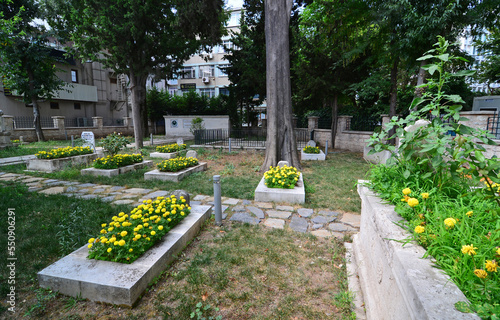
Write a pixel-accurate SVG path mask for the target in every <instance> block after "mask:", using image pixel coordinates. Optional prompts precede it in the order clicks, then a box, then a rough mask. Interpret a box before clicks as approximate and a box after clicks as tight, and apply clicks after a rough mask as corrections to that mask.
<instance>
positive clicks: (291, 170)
mask: <svg viewBox="0 0 500 320" xmlns="http://www.w3.org/2000/svg"><path fill="white" fill-rule="evenodd" d="M299 176H300V172H299V171H298V170H297V168H295V167H290V166H287V165H285V166H283V167H272V166H271V167H269V170H268V171H266V172H264V179H265V183H264V184H265V185H266V186H267V187H268V188H282V189H293V188H295V185H296V184H297V181H298V180H299Z"/></svg>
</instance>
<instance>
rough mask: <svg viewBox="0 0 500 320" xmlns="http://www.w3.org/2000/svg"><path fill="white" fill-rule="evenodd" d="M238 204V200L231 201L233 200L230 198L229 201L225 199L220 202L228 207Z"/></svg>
mask: <svg viewBox="0 0 500 320" xmlns="http://www.w3.org/2000/svg"><path fill="white" fill-rule="evenodd" d="M239 202H240V200H239V199H233V198H230V199H227V200H225V201H222V203H223V204H228V205H236V204H238V203H239Z"/></svg>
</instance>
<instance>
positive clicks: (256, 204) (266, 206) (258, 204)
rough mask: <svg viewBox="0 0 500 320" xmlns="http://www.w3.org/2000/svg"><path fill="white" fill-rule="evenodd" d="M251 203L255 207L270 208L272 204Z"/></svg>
mask: <svg viewBox="0 0 500 320" xmlns="http://www.w3.org/2000/svg"><path fill="white" fill-rule="evenodd" d="M253 205H254V206H256V207H259V208H262V209H272V208H273V204H272V203H268V202H254V203H253Z"/></svg>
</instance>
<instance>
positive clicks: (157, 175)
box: [144, 159, 207, 182]
mask: <svg viewBox="0 0 500 320" xmlns="http://www.w3.org/2000/svg"><path fill="white" fill-rule="evenodd" d="M171 160H175V159H171ZM169 161H170V160H169ZM205 170H207V163H206V162H200V163H198V164H197V165H195V166H193V167H188V168H185V169H182V170H180V171H176V172H168V171H160V170H158V169H156V170H153V171H148V172H146V173H145V174H144V180H163V181H172V182H179V181H181V180H182V179H184V178H185V177H187V176H189V175H191V174H192V173H195V172H200V171H205Z"/></svg>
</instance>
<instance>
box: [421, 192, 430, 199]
mask: <svg viewBox="0 0 500 320" xmlns="http://www.w3.org/2000/svg"><path fill="white" fill-rule="evenodd" d="M421 196H422V199H429V194H428V193H427V192H424V193H422V194H421Z"/></svg>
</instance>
